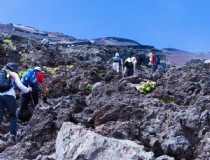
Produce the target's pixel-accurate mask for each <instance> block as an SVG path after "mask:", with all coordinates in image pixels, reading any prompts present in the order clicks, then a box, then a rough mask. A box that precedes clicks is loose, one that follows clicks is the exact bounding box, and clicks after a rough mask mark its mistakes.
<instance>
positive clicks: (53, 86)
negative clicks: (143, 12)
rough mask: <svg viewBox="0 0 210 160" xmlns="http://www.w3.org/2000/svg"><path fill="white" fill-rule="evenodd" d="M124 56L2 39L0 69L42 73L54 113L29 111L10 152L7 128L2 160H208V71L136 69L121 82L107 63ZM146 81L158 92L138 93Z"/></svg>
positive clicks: (193, 66)
mask: <svg viewBox="0 0 210 160" xmlns="http://www.w3.org/2000/svg"><path fill="white" fill-rule="evenodd" d="M8 39H9V40H11V41H12V44H11V43H8V44H7V42H6V41H5V40H8ZM14 46H15V47H14ZM121 49H122V48H121V46H120V47H119V46H98V45H75V46H70V47H68V46H65V45H50V46H41V45H40V44H39V43H37V42H36V41H35V40H34V39H31V38H27V37H22V36H17V35H12V36H11V35H3V36H2V40H1V41H0V55H1V59H0V64H1V65H2V66H3V65H4V64H5V63H7V62H9V61H14V62H17V63H19V65H20V67H19V71H20V72H19V73H21V71H25V70H26V68H28V67H33V66H34V65H41V66H42V67H43V72H44V75H45V77H46V85H47V95H48V99H49V102H50V103H52V105H48V104H44V103H42V102H41V101H40V103H39V104H38V105H37V106H36V107H35V108H30V110H31V111H33V114H32V112H29V113H27V114H26V115H25V117H23V120H24V121H26V122H20V121H19V122H18V136H17V140H16V144H14V145H11V144H8V143H7V136H6V133H7V132H8V122H4V123H3V124H2V127H1V130H0V132H1V135H0V138H1V141H0V152H1V154H0V159H4V160H7V159H8V160H9V159H13V160H14V159H15V160H16V159H17V160H22V159H24V160H25V159H37V160H47V159H48V160H49V159H51V160H55V159H62V160H64V159H75V160H83V159H86V160H88V159H95V160H99V159H101V156H103V157H104V158H105V159H112V158H113V157H114V158H115V159H130V160H139V159H151V160H152V159H157V160H161V159H162V160H163V159H168V160H172V159H187V160H192V159H208V158H209V157H210V154H209V148H210V143H209V135H210V124H209V119H210V115H209V107H210V87H209V86H210V85H209V84H210V78H209V72H210V71H209V69H208V68H207V67H206V65H205V64H204V62H203V61H201V60H192V61H191V62H189V63H187V64H186V65H185V66H183V67H172V68H168V69H167V70H162V71H160V72H159V73H158V74H155V75H151V74H150V73H149V72H148V68H146V67H145V66H141V68H140V69H139V70H138V72H137V74H136V75H135V76H133V77H129V78H123V77H122V75H121V74H116V73H115V72H113V71H112V70H111V68H110V64H109V63H106V62H107V61H108V60H109V59H110V58H111V57H112V56H113V54H114V53H115V52H117V51H120V50H121ZM124 49H125V52H127V53H129V52H131V51H132V52H134V53H135V50H134V48H129V47H128V48H126V47H124ZM144 51H145V52H146V51H147V49H145V50H144ZM147 81H154V82H156V85H155V89H154V90H152V91H151V92H150V93H148V94H142V93H140V92H139V90H138V87H139V85H140V84H141V83H143V82H147ZM30 113H31V114H32V115H31V117H30V119H29V117H28V115H30ZM27 120H29V121H28V122H27ZM64 122H65V123H64ZM70 122H71V123H70ZM102 144H103V145H102ZM61 146H62V147H63V148H62V147H61Z"/></svg>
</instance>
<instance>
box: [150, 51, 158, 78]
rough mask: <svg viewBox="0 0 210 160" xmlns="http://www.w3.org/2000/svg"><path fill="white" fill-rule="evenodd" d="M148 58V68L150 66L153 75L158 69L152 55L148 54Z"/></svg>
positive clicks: (154, 57)
mask: <svg viewBox="0 0 210 160" xmlns="http://www.w3.org/2000/svg"><path fill="white" fill-rule="evenodd" d="M148 57H149V66H152V74H153V73H155V71H156V70H157V68H158V65H157V62H156V56H155V54H154V53H149V54H148Z"/></svg>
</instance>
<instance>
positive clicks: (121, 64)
mask: <svg viewBox="0 0 210 160" xmlns="http://www.w3.org/2000/svg"><path fill="white" fill-rule="evenodd" d="M121 67H122V68H121V69H122V75H123V77H124V72H123V59H122V58H121Z"/></svg>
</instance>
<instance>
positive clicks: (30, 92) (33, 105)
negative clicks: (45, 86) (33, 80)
mask: <svg viewBox="0 0 210 160" xmlns="http://www.w3.org/2000/svg"><path fill="white" fill-rule="evenodd" d="M28 87H30V86H29V85H28ZM29 94H30V97H31V101H32V105H33V107H34V99H33V95H32V92H29Z"/></svg>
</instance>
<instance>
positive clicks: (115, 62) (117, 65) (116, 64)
mask: <svg viewBox="0 0 210 160" xmlns="http://www.w3.org/2000/svg"><path fill="white" fill-rule="evenodd" d="M112 61H113V69H114V70H115V71H117V73H119V70H120V61H121V59H120V55H119V53H116V54H115V56H114V57H113V58H112Z"/></svg>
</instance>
